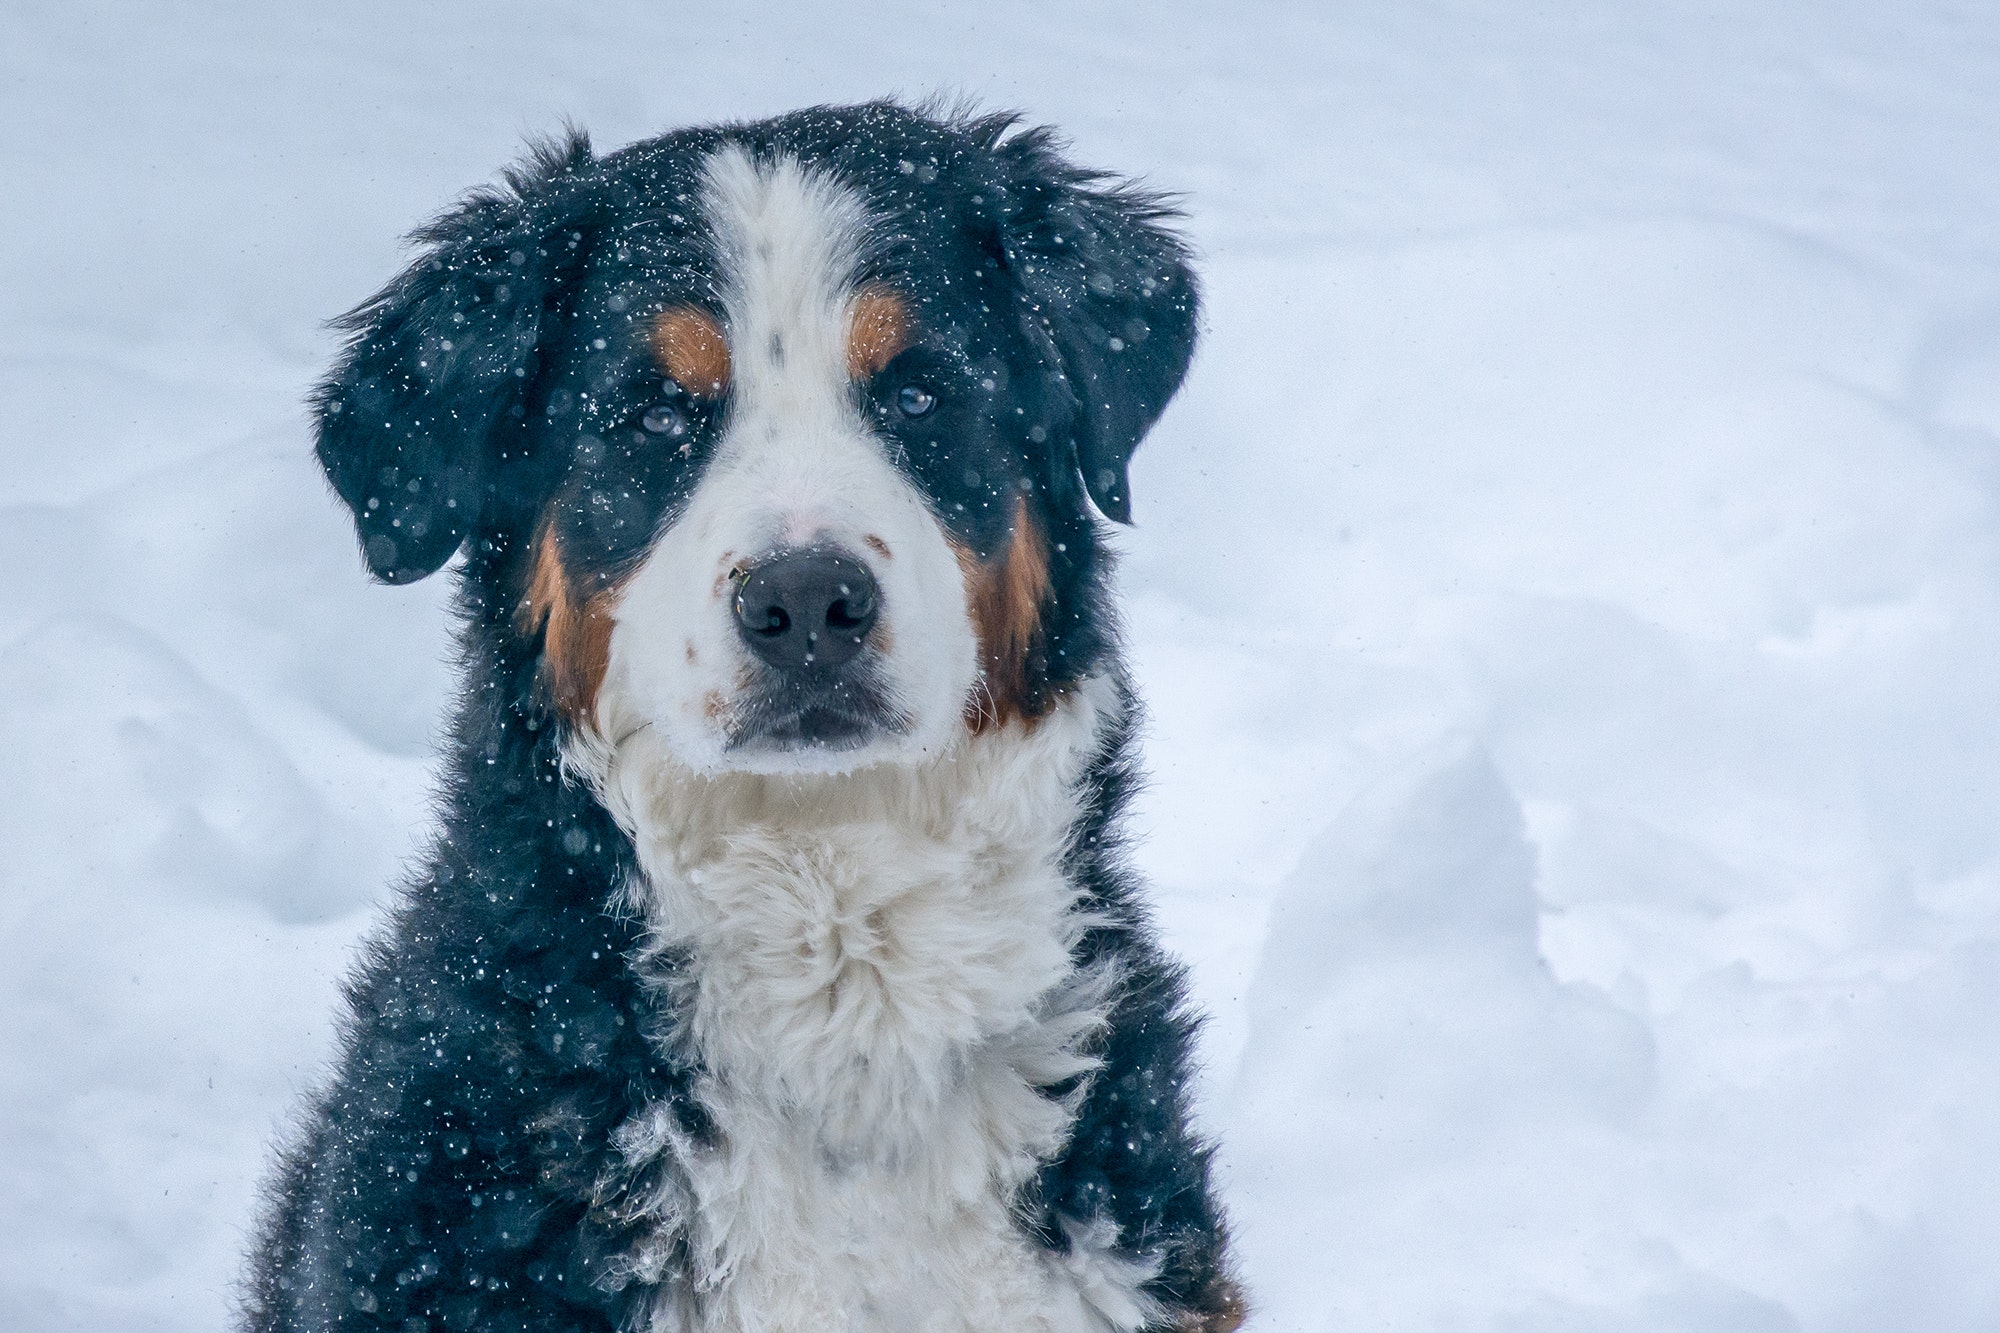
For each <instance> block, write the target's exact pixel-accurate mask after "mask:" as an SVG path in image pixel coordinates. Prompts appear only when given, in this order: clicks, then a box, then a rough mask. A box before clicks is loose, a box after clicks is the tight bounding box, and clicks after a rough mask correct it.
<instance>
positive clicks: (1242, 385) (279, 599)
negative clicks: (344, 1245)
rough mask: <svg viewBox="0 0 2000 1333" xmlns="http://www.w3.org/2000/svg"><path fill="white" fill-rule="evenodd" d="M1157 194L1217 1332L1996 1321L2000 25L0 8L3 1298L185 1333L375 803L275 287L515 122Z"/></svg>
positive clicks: (1150, 839) (1174, 610)
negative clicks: (1028, 170) (751, 142)
mask: <svg viewBox="0 0 2000 1333" xmlns="http://www.w3.org/2000/svg"><path fill="white" fill-rule="evenodd" d="M937 89H945V90H961V91H965V92H968V93H971V94H974V95H976V96H977V97H979V98H980V99H982V100H983V101H985V102H987V103H989V104H1010V105H1018V106H1022V107H1024V108H1026V109H1027V110H1028V111H1030V112H1031V113H1032V114H1033V115H1034V116H1035V117H1037V118H1039V119H1046V120H1052V121H1055V122H1057V123H1059V124H1061V125H1063V126H1065V127H1066V128H1067V129H1068V130H1069V131H1070V132H1071V133H1072V135H1073V137H1074V138H1075V140H1076V143H1077V151H1078V154H1079V156H1081V157H1082V158H1083V159H1084V160H1085V161H1088V162H1092V163H1101V164H1106V165H1112V166H1117V167H1121V168H1124V169H1127V170H1133V171H1140V172H1145V173H1148V174H1150V175H1151V177H1152V178H1153V179H1154V180H1155V182H1156V183H1159V184H1162V185H1166V186H1171V187H1176V188H1179V189H1182V190H1184V191H1185V192H1186V193H1187V195H1188V200H1189V207H1190V212H1191V218H1192V221H1191V224H1190V225H1191V229H1192V232H1193V235H1194V236H1195V238H1196V239H1197V241H1198V242H1199V244H1200V246H1201V249H1202V251H1203V254H1204V270H1205V273H1206V275H1207V284H1208V291H1209V297H1210V303H1209V317H1208V336H1207V342H1206V345H1205V348H1204V351H1203V353H1202V356H1201V359H1200V361H1199V363H1198V365H1197V368H1196V371H1195V374H1194V375H1193V377H1192V379H1191V381H1190V383H1189V386H1188V388H1187V391H1186V393H1185V394H1184V396H1183V397H1182V399H1181V400H1180V401H1179V403H1178V404H1177V405H1176V406H1175V407H1174V409H1173V410H1172V411H1171V412H1170V413H1169V414H1168V416H1167V418H1166V420H1165V421H1164V422H1163V424H1162V425H1161V426H1160V428H1159V429H1158V431H1157V432H1156V433H1155V435H1154V437H1153V438H1152V440H1151V441H1150V442H1149V443H1148V444H1147V446H1146V447H1145V449H1144V450H1142V452H1141V454H1140V458H1139V462H1138V464H1137V466H1136V468H1135V477H1134V494H1135V497H1136V507H1137V512H1138V517H1139V520H1140V526H1139V527H1138V528H1137V529H1136V530H1135V531H1133V532H1132V533H1131V534H1129V537H1128V539H1127V540H1126V542H1125V545H1126V549H1127V550H1128V552H1129V560H1128V563H1127V566H1126V572H1125V577H1124V586H1125V589H1126V593H1127V596H1128V599H1129V605H1130V609H1131V631H1132V644H1133V649H1134V653H1135V657H1136V663H1137V667H1138V670H1139V673H1140V676H1141V678H1142V683H1143V685H1144V686H1145V688H1146V691H1147V693H1148V695H1149V697H1150V699H1151V701H1152V706H1153V712H1154V720H1153V725H1152V735H1151V739H1150V744H1149V750H1148V754H1149V759H1150V762H1151V766H1152V769H1153V772H1154V774H1155V780H1154V784H1153V786H1152V788H1151V790H1150V791H1149V792H1148V794H1147V795H1146V797H1145V799H1144V802H1143V805H1142V808H1141V810H1140V823H1141V825H1142V832H1143V834H1144V841H1143V848H1142V852H1141V857H1142V859H1143V862H1144V864H1145V867H1146V869H1147V870H1148V871H1149V872H1150V873H1151V874H1152V876H1153V878H1154V879H1155V880H1156V882H1157V883H1158V885H1159V894H1160V905H1161V915H1162V919H1163V921H1164V923H1165V925H1166V927H1167V929H1168V932H1169V934H1170V936H1171V938H1172V940H1173V942H1174V943H1175V944H1176V945H1177V947H1179V948H1180V949H1182V950H1183V951H1184V952H1185V953H1186V954H1187V955H1188V957H1189V958H1190V959H1191V960H1192V962H1193V964H1194V967H1195V971H1196V977H1197V981H1198V984H1199V987H1200V990H1201V994H1202V996H1203V998H1204V1000H1205V1001H1206V1003H1207V1004H1208V1005H1209V1006H1210V1008H1211V1009H1212V1010H1213V1012H1214V1014H1215V1020H1214V1023H1213V1025H1212V1026H1211V1028H1210V1031H1209V1038H1208V1047H1207V1055H1208V1077H1207V1082H1206V1085H1205V1090H1204V1091H1205V1115H1206V1118H1207V1121H1208V1123H1209V1124H1210V1125H1211V1126H1212V1127H1213V1128H1214V1130H1215V1131H1216V1132H1217V1134H1218V1135H1219V1136H1220V1137H1221V1139H1222V1141H1223V1143H1224V1155H1223V1162H1222V1168H1223V1174H1224V1180H1225V1186H1226V1191H1227V1196H1228V1198H1229V1201H1230V1203H1231V1205H1232V1207H1233V1210H1234V1213H1235V1216H1236V1218H1237V1221H1238V1225H1239V1230H1240V1233H1241V1240H1242V1253H1243V1263H1244V1268H1245V1272H1246V1275H1247V1277H1248V1279H1249V1282H1250V1286H1251V1288H1252V1291H1253V1293H1254V1295H1255V1296H1256V1298H1257V1301H1258V1304H1259V1307H1260V1314H1259V1316H1258V1318H1257V1320H1256V1322H1255V1324H1254V1327H1256V1328H1258V1329H1266V1330H1272V1331H1273V1333H1276V1331H1277V1330H1351V1329H1389V1330H1422V1331H1429V1330H1437V1331H1438V1333H1443V1331H1445V1330H1451V1331H1453V1333H1458V1331H1461V1330H1463V1331H1468V1333H1483V1331H1485V1330H1492V1331H1493V1333H1568V1331H1570V1330H1577V1331H1581V1330H1591V1331H1593V1333H1594V1331H1596V1330H1618V1331H1620V1333H1625V1331H1628V1330H1629V1331H1634V1333H1637V1331H1640V1330H1644V1331H1647V1333H1651V1331H1654V1330H1660V1331H1665V1330H1675V1331H1679V1330H1686V1331H1688V1333H1696V1331H1699V1333H1781V1331H1782V1333H1790V1331H1798V1333H1882V1331H1893V1330H1903V1329H1923V1330H1926V1333H1956V1331H1958V1330H1964V1331H1966V1333H1973V1331H1976V1330H1988V1329H1992V1328H1995V1327H2000V1264H1996V1263H1995V1262H1994V1261H1993V1254H1994V1252H1995V1250H1996V1248H2000V1023H1996V1022H1995V1014H1996V1013H1997V1012H2000V707H1996V705H2000V508H1996V501H2000V227H1996V225H1995V220H1996V219H2000V9H1995V8H1994V7H1992V6H1991V5H1983V4H1973V3H1964V4H1955V3H1950V2H1949V0H1912V3H1910V4H1905V5H1883V4H1880V3H1870V4H1864V3H1859V2H1858V0H1822V2H1821V3H1813V4H1808V3H1804V0H1779V2H1776V3H1771V4H1764V5H1755V6H1752V5H1738V6H1732V7H1726V8H1722V9H1716V8H1711V7H1709V6H1705V5H1701V4H1696V3H1692V2H1691V0H1670V2H1668V3H1661V4H1651V5H1637V4H1632V5H1597V6H1583V5H1553V6H1546V7H1530V6H1492V5H1480V4H1472V3H1463V2H1460V3H1453V2H1452V0H1410V2H1409V3H1403V4H1396V5H1379V6H1368V7H1363V6H1340V7H1335V6H1309V5H1297V4H1294V5H1278V4H1265V5H1233V6H1222V5H1193V4H1185V3H1180V2H1179V0H1175V2H1174V3H1170V4H1169V3H1162V4H1160V5H1157V6H1152V7H1147V8H1143V9H1141V8H1135V7H1132V6H1124V5H1112V4H1104V3H1095V2H1094V0H1072V3H1068V4H1064V5H1060V6H1046V7H1032V8H1031V7H1026V6H1017V7H1001V6H990V5H989V6H981V7H979V8H978V10H977V11H976V12H974V11H971V10H958V11H953V10H947V9H943V8H940V7H936V6H925V5H916V4H896V3H887V2H886V0H872V2H871V3H867V4H856V5H843V6H838V7H834V6H825V5H812V4H803V3H798V0H792V2H791V3H790V4H789V5H779V6H764V7H755V6H737V7H714V6H711V7H707V8H700V7H692V8H685V7H683V8H674V7H667V6H659V5H640V4H636V3H622V4H604V5H594V6H588V7H585V6H557V5H529V4H523V3H513V4H503V5H485V6H472V5H467V4H460V3H451V4H440V5H429V6H408V5H391V4H387V3H380V4H374V5H361V4H355V5H341V6H256V5H247V4H239V5H236V6H216V5H203V4H198V3H195V4H185V5H178V6H157V7H140V6H112V5H90V4H71V3H65V4H57V3H53V2H50V0H33V2H32V3H16V4H13V5H10V6H9V7H8V8H7V9H6V11H5V12H4V13H0V116H4V123H5V124H6V125H7V127H8V133H7V135H6V138H5V141H4V144H0V168H4V175H0V179H4V180H5V182H6V188H5V190H4V191H0V451H4V454H0V456H3V457H4V459H5V470H4V474H0V487H4V491H0V506H4V507H0V571H4V573H0V580H4V582H0V589H4V593H3V594H0V696H4V698H5V700H6V703H5V704H4V706H0V748H3V749H4V753H5V754H6V756H7V758H6V761H5V765H4V768H3V769H0V846H4V847H5V849H6V852H5V856H4V860H0V866H4V868H3V869H0V1310H5V1311H6V1315H5V1317H4V1319H0V1323H4V1324H5V1325H6V1326H7V1327H8V1328H10V1329H19V1330H22V1331H23V1333H51V1331H53V1330H67V1329H78V1330H84V1329H88V1330H91V1331H92V1333H115V1331H117V1330H127V1329H129V1330H182V1329H185V1330H194V1329H212V1328H214V1327H216V1326H218V1324H219V1322H220V1321H221V1320H222V1318H223V1312H224V1310H225V1308H226V1306H227V1302H228V1299H229V1290H230V1285H231V1283H232V1282H233V1281H234V1276H235V1273H236V1271H237V1267H238V1262H239V1259H238V1256H239V1254H240V1252H241V1250H242V1248H243V1245H244V1243H245V1239H246V1234H247V1229H248V1227H249V1224H250V1220H251V1218H252V1216H253V1204H254V1192H255V1189H256V1184H257V1181H258V1179H259V1177H260V1175H261V1174H262V1172H263V1169H264V1164H265V1158H266V1151H267V1145H268V1143H269V1142H270V1141H271V1139H272V1137H273V1135H274V1134H275V1133H276V1132H277V1131H278V1130H279V1129H280V1128H281V1127H282V1126H283V1125H284V1124H285V1123H287V1117H288V1116H289V1115H290V1114H291V1112H292V1110H293V1108H294V1107H295V1104H296V1098H297V1095H298V1093H299V1091H300V1090H301V1089H302V1088H303V1087H305V1086H307V1085H308V1084H309V1083H310V1081H311V1080H312V1079H313V1078H314V1077H315V1076H316V1074H317V1072H318V1071H319V1070H320V1069H321V1067H322V1061H323V1058H324V1055H325V1052H326V1051H327V1049H328V1045H329V1042H330V1039H331V1027H330V1019H331V1017H332V1014H333V1006H334V1002H335V997H336V988H337V985H338V979H339V977H340V974H341V973H342V971H343V969H344V968H345V966H346V964H347V962H348V960H349V958H350V957H351V955H352V950H353V947H354V944H355V941H356V940H357V939H359V938H360V936H361V935H362V934H363V932H364V931H366V930H367V929H368V927H369V924H370V922H371V920H372V919H373V915H372V914H373V913H374V912H375V911H376V910H377V909H378V908H379V905H380V904H381V902H382V901H383V895H384V890H385V886H386V885H387V884H388V883H389V882H390V880H391V879H392V878H393V876H394V874H395V872H396V868H397V866H398V864H399V862H400V861H401V859H402V858H403V857H404V856H405V855H407V853H408V851H409V849H410V848H411V847H412V846H413V845H414V843H415V840H416V839H417V837H418V836H419V835H420V833H421V831H422V827H423V824H424V821H425V819H426V806H425V792H426V789H427V785H428V781H429V776H428V774H429V770H428V754H429V745H430V740H431V737H432V735H433V734H434V730H435V728H436V726H437V723H438V720H439V718H440V716H441V714H442V710H443V708H444V706H445V702H446V699H447V697H448V691H449V687H450V672H449V668H448V666H447V665H446V663H445V655H446V651H447V642H446V635H445V625H444V621H443V618H442V615H441V607H442V595H443V592H444V588H443V585H442V583H441V582H437V581H433V582H432V583H427V584H423V585H419V586H417V587H414V588H407V589H386V588H375V587H370V586H368V585H367V584H366V583H365V581H364V579H363V577H362V574H361V571H360V564H359V561H358V559H357V557H356V555H355V553H354V550H353V546H352V539H351V535H350V533H349V530H348V527H347V524H346V520H345V517H344V515H343V514H341V513H340V512H339V511H338V509H337V507H336V505H335V504H334V502H333V501H332V500H331V499H330V498H329V496H328V494H327V492H326V491H325V489H324V487H323V486H322V484H321V482H320V480H319V478H318V476H317V473H316V471H315V468H314V465H313V463H312V460H311V457H310V451H309V441H308V437H307V433H306V430H305V426H304V414H303V411H302V408H301V406H300V400H301V396H302V394H303V393H304V391H305V389H306V387H307V386H308V385H309V384H310V382H311V381H312V379H313V377H314V375H315V374H316V373H317V372H318V371H319V370H320V369H321V368H322V367H323V365H324V364H325V361H326V359H327V357H328V355H329V352H330V349H331V346H332V343H331V340H330V338H329V337H328V335H327V334H326V333H325V331H324V330H323V329H322V327H321V325H320V323H319V321H321V320H323V319H324V318H325V317H327V316H329V315H332V314H334V313H336V312H338V311H340V310H342V309H344V308H346V307H347V306H348V305H350V304H352V303H353V302H355V301H356V300H358V299H360V298H361V297H363V296H365V295H366V294H368V293H369V292H370V291H372V290H373V289H374V288H375V287H376V286H377V285H378V284H379V283H380V282H381V281H382V280H383V279H385V278H386V277H387V276H388V275H389V274H390V273H391V271H392V270H393V268H394V267H395V265H396V264H397V263H398V262H399V258H398V257H399V251H398V249H397V245H396V240H395V238H396V237H397V236H398V235H399V234H400V233H401V232H402V231H404V230H406V229H407V228H408V227H410V226H411V225H413V224H414V223H416V222H417V221H419V220H420V219H421V218H423V217H424V216H425V215H427V214H428V213H429V212H431V211H432V210H434V209H436V208H438V207H439V206H441V205H442V204H443V203H444V202H445V201H447V200H448V199H449V198H450V197H451V196H452V195H453V194H455V193H456V192H457V191H458V190H460V189H462V188H464V187H466V186H469V185H471V184H473V183H476V182H478V181H481V180H484V179H488V178H490V176H491V175H492V173H493V171H494V169H495V168H496V167H497V166H498V165H499V164H501V163H502V162H504V161H506V160H508V159H509V158H510V157H511V156H512V155H513V154H514V153H515V151H516V149H517V146H518V144H519V141H520V139H521V137H522V135H523V134H524V133H527V132H531V131H540V130H547V129H550V128H553V127H554V126H555V125H556V124H557V123H558V122H559V120H560V118H561V117H562V116H564V115H570V116H573V117H575V118H576V119H577V120H578V121H579V122H581V123H583V124H584V125H586V126H588V127H589V128H590V129H591V130H592V131H593V133H594V134H595V136H596V138H597V141H598V143H599V144H600V145H602V146H605V147H610V146H616V145H618V144H621V143H623V142H626V141H629V140H631V139H633V138H637V137H641V136H643V135H646V134H649V133H652V132H655V131H657V130H659V129H661V128H664V127H667V126H671V125H676V124H683V123H689V122H694V121H702V120H710V119H714V118H717V117H721V116H730V115H758V114H766V113H770V112H775V111H779V110H783V109H787V108H790V107H793V106H796V105H800V104H804V103H807V102H811V101H816V100H831V99H853V98H858V97H864V96H869V95H873V94H876V93H879V92H882V91H886V90H901V91H906V92H913V93H921V92H925V91H931V90H937Z"/></svg>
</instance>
